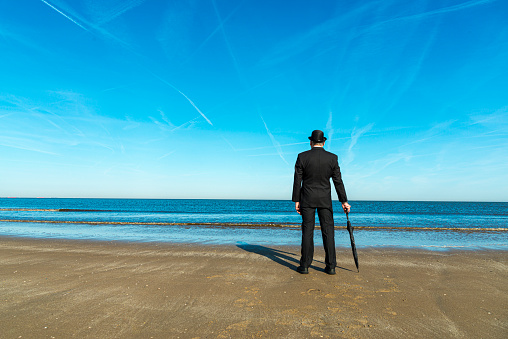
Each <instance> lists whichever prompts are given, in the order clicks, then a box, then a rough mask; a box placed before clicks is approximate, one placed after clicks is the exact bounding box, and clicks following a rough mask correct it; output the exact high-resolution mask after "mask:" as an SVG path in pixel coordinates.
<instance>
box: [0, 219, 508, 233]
mask: <svg viewBox="0 0 508 339" xmlns="http://www.w3.org/2000/svg"><path fill="white" fill-rule="evenodd" d="M0 222H7V223H9V222H12V223H47V224H86V225H141V226H205V227H244V228H300V224H292V223H232V222H144V221H143V222H139V221H107V220H106V221H92V220H31V219H0ZM316 228H319V225H316ZM335 229H346V226H335ZM354 229H355V230H361V231H413V232H414V231H432V232H434V231H436V232H440V231H452V232H507V231H508V228H506V227H496V228H481V227H469V228H468V227H410V226H407V227H397V226H355V227H354Z"/></svg>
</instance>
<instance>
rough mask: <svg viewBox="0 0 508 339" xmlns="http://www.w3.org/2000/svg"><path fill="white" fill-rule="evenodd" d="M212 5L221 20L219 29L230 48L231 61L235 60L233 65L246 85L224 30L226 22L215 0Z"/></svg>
mask: <svg viewBox="0 0 508 339" xmlns="http://www.w3.org/2000/svg"><path fill="white" fill-rule="evenodd" d="M212 4H213V8H214V10H215V14H216V15H217V19H218V20H219V27H220V31H221V32H222V37H223V38H224V42H225V43H226V47H227V48H228V52H229V55H231V59H233V65H234V66H235V69H236V72H237V73H238V77H239V78H240V80H241V81H242V82H244V83H246V82H245V80H244V78H243V76H242V72H240V66H239V65H238V61H237V60H236V57H235V55H234V53H233V49H232V48H231V44H230V43H229V39H228V37H227V35H226V31H225V30H224V22H223V21H222V19H221V17H220V14H219V10H218V9H217V4H216V3H215V0H212Z"/></svg>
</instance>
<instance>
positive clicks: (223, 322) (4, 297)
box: [0, 238, 508, 338]
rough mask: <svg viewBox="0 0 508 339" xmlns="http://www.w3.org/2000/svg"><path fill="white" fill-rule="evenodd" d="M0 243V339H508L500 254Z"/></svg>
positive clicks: (504, 266)
mask: <svg viewBox="0 0 508 339" xmlns="http://www.w3.org/2000/svg"><path fill="white" fill-rule="evenodd" d="M359 257H360V273H357V272H356V269H355V267H354V262H353V259H352V255H351V252H350V250H349V249H338V261H339V266H340V267H338V268H337V275H335V276H329V275H326V274H325V273H324V272H323V268H324V263H323V260H324V258H323V250H322V248H320V247H317V248H316V258H315V259H316V260H315V262H314V266H313V267H312V268H311V269H310V274H308V275H300V274H298V273H296V272H295V268H296V266H297V264H298V258H299V248H295V247H278V246H270V247H263V246H242V247H237V246H204V245H184V244H176V245H175V244H140V243H119V242H91V241H64V240H33V239H19V238H0V277H1V278H0V300H1V303H0V333H1V334H0V337H2V338H71V337H76V338H251V337H252V338H258V337H261V338H280V337H284V338H312V337H316V338H321V337H323V338H506V337H508V252H507V251H452V252H430V251H419V250H401V249H367V250H360V251H359Z"/></svg>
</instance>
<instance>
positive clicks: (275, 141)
mask: <svg viewBox="0 0 508 339" xmlns="http://www.w3.org/2000/svg"><path fill="white" fill-rule="evenodd" d="M260 117H261V120H262V121H263V124H264V125H265V128H266V133H268V135H269V136H270V139H272V144H273V146H274V147H275V149H276V150H277V153H278V154H279V156H280V158H281V159H282V160H284V162H285V163H286V164H288V165H289V163H288V162H287V161H286V159H285V158H284V155H283V153H282V148H281V147H280V144H279V143H278V142H277V140H275V137H274V136H273V134H272V132H270V130H269V129H268V126H267V125H266V122H265V119H263V117H262V116H261V115H260Z"/></svg>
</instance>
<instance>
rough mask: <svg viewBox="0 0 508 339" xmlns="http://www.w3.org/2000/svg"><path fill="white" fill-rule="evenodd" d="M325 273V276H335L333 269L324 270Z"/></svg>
mask: <svg viewBox="0 0 508 339" xmlns="http://www.w3.org/2000/svg"><path fill="white" fill-rule="evenodd" d="M325 273H326V274H330V275H334V274H335V268H329V267H327V268H325Z"/></svg>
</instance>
